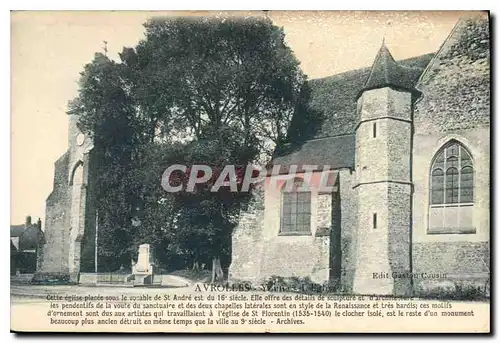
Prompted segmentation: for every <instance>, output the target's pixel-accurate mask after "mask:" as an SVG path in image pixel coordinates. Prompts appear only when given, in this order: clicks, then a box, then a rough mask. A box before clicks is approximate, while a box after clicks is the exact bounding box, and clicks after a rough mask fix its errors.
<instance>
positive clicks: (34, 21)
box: [11, 11, 461, 226]
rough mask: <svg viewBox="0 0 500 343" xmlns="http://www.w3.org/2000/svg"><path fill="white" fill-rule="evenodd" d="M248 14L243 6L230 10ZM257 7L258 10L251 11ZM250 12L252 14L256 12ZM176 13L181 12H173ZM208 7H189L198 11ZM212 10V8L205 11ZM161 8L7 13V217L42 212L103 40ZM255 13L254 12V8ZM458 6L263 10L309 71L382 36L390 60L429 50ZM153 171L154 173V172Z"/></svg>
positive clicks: (360, 63) (129, 41)
mask: <svg viewBox="0 0 500 343" xmlns="http://www.w3.org/2000/svg"><path fill="white" fill-rule="evenodd" d="M235 13H239V14H243V15H249V13H242V12H233V14H235ZM255 13H257V12H255ZM255 13H254V15H255ZM175 14H176V15H179V14H180V13H179V12H178V13H175ZM204 14H209V13H208V12H196V13H194V12H192V13H191V15H204ZM212 14H213V13H212ZM159 15H161V16H163V15H172V13H160V12H71V13H70V12H15V13H13V15H12V30H11V34H12V46H11V63H12V106H11V108H12V112H11V115H12V117H11V135H12V136H11V137H12V144H11V146H12V152H11V153H12V161H11V168H12V170H11V175H12V184H11V192H12V200H11V223H13V224H17V223H22V222H23V221H24V217H25V216H26V215H31V216H32V217H33V218H34V219H36V218H37V217H40V218H42V221H43V226H44V225H45V220H44V219H45V199H46V198H47V196H48V195H49V194H50V192H51V191H52V183H53V174H54V162H55V160H57V158H59V156H61V155H62V154H63V153H64V152H65V151H66V149H67V134H68V133H67V118H66V114H65V111H66V109H67V103H68V100H70V99H72V98H74V97H75V96H76V94H77V85H76V82H77V80H78V78H79V72H80V71H81V70H82V68H83V65H84V64H86V63H88V62H89V61H90V60H91V59H92V58H93V55H94V53H95V52H96V51H100V50H101V49H102V46H103V40H106V41H108V50H109V52H108V55H109V56H110V57H111V58H114V59H117V58H118V55H117V54H118V52H120V51H121V50H122V47H123V46H135V44H137V42H138V41H139V40H140V39H141V38H142V37H143V33H144V30H143V26H142V24H143V23H144V22H145V21H146V20H147V19H148V18H151V17H152V16H159ZM258 15H261V14H260V13H259V14H258ZM460 15H461V13H460V12H337V11H335V12H333V11H331V12H297V11H295V12H294V11H289V12H269V13H268V16H269V17H270V18H271V19H272V20H273V21H274V22H275V24H276V25H279V26H282V27H284V30H285V33H286V40H287V42H288V44H289V46H290V47H291V48H292V49H293V51H294V52H295V55H296V56H297V58H298V59H299V61H300V62H301V67H302V70H303V71H304V72H305V73H306V74H307V75H308V76H309V78H318V77H325V76H329V75H333V74H336V73H339V72H343V71H347V70H351V69H356V68H360V67H365V66H369V65H371V64H372V62H373V59H374V58H375V54H376V53H377V51H378V49H379V47H380V44H381V42H382V38H383V37H384V36H385V41H386V44H387V46H388V48H389V50H390V51H391V53H392V54H393V56H394V57H395V58H396V59H404V58H408V57H413V56H418V55H421V54H425V53H428V52H435V51H437V50H438V49H439V47H440V46H441V44H442V43H443V41H444V40H445V39H446V37H447V36H448V34H449V33H450V31H451V30H452V29H453V26H454V25H455V24H456V22H457V20H458V18H459V17H460ZM159 177H160V176H159Z"/></svg>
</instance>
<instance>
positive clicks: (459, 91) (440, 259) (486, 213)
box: [229, 14, 490, 295]
mask: <svg viewBox="0 0 500 343" xmlns="http://www.w3.org/2000/svg"><path fill="white" fill-rule="evenodd" d="M489 49H490V45H489V21H488V17H487V14H476V15H473V16H471V15H468V16H465V17H462V18H461V19H460V20H459V22H458V23H457V25H456V26H455V28H454V29H453V30H452V32H451V33H450V34H449V36H448V38H447V39H446V40H445V41H444V42H443V44H442V45H441V47H440V49H439V50H438V51H437V52H435V53H431V54H426V55H423V56H418V57H414V58H409V59H406V60H401V61H396V60H395V59H394V58H393V56H392V55H391V52H390V50H389V48H388V47H387V46H386V45H385V44H382V46H381V47H380V50H379V51H378V53H377V55H376V56H375V59H374V62H373V65H372V66H371V67H368V68H363V69H357V70H351V71H348V72H345V73H341V74H338V75H334V76H330V77H326V78H323V79H317V80H312V81H310V86H311V89H312V98H311V102H310V107H311V108H312V109H313V110H314V111H316V112H317V113H320V114H322V115H323V118H324V119H323V121H322V122H321V124H320V125H319V126H320V127H319V129H318V130H317V131H316V133H315V135H314V137H312V138H311V139H308V140H307V141H305V142H303V143H300V144H299V143H297V142H289V143H288V144H286V145H285V146H284V147H282V148H280V149H278V150H277V151H276V152H275V156H274V158H273V160H272V164H273V165H280V166H281V168H284V169H285V170H287V167H290V166H292V165H297V166H298V171H297V173H296V174H295V175H294V176H293V175H292V176H289V180H288V181H286V180H280V181H275V183H274V184H273V182H272V177H271V176H268V177H267V178H266V180H265V181H264V182H263V184H262V187H261V189H260V191H259V192H256V193H255V194H254V198H253V200H252V202H251V203H250V205H249V206H248V208H247V209H246V210H245V211H244V212H243V213H242V214H241V218H240V222H239V225H238V227H237V228H236V230H235V231H234V233H233V237H232V264H231V266H230V269H229V278H230V280H233V281H244V280H246V281H250V282H261V281H263V280H265V279H266V278H269V277H271V276H280V277H293V276H295V277H310V278H311V280H312V281H313V282H316V283H319V284H323V283H325V282H328V283H330V284H333V285H335V287H336V288H337V290H339V291H342V292H347V293H356V294H391V295H408V294H410V293H411V292H412V291H413V290H415V289H424V288H429V287H432V284H433V283H434V284H450V283H452V284H455V285H456V284H458V283H462V284H463V283H467V284H469V285H470V284H471V283H472V284H478V285H485V282H488V280H489V261H490V252H489V251H490V249H489V237H490V221H489V218H490V51H489ZM296 115H301V114H300V113H297V114H296ZM305 165H309V166H318V169H316V170H315V171H314V173H313V176H312V177H310V178H309V180H306V179H305V178H304V173H303V172H304V171H305V170H304V168H302V169H301V166H305ZM324 165H328V166H330V168H329V170H328V173H329V179H330V180H331V181H330V182H331V183H332V184H333V185H334V187H333V191H330V192H324V191H323V190H322V189H320V187H319V182H318V179H319V174H320V173H321V171H322V170H323V166H324ZM292 177H293V178H292ZM287 182H293V183H294V184H293V186H292V187H284V185H285V184H287ZM410 276H413V277H410ZM429 284H430V286H429Z"/></svg>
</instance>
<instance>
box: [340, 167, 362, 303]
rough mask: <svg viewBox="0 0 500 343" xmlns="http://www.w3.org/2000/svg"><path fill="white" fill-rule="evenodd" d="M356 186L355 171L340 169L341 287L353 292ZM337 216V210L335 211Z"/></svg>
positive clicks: (355, 243)
mask: <svg viewBox="0 0 500 343" xmlns="http://www.w3.org/2000/svg"><path fill="white" fill-rule="evenodd" d="M353 186H354V173H353V172H352V171H350V170H349V169H343V170H340V171H339V193H340V218H341V226H340V230H341V254H342V260H341V261H342V269H341V270H342V272H341V277H340V278H341V279H340V281H341V289H342V291H343V292H346V293H352V287H353V282H354V272H355V270H356V262H357V260H356V256H357V251H358V250H357V234H358V226H357V217H358V197H357V189H356V188H353ZM334 216H335V212H334Z"/></svg>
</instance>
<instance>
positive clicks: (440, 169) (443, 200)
mask: <svg viewBox="0 0 500 343" xmlns="http://www.w3.org/2000/svg"><path fill="white" fill-rule="evenodd" d="M473 178H474V169H473V165H472V158H471V156H470V154H469V152H468V151H467V149H465V148H464V147H463V146H462V145H461V144H460V143H458V142H457V141H451V142H449V143H448V144H446V145H445V146H444V147H443V148H441V150H439V152H438V153H437V155H436V158H435V159H434V162H433V164H432V169H431V205H446V204H463V203H472V202H473V198H474V197H473V195H474V179H473Z"/></svg>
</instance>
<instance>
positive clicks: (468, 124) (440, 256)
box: [412, 16, 490, 289]
mask: <svg viewBox="0 0 500 343" xmlns="http://www.w3.org/2000/svg"><path fill="white" fill-rule="evenodd" d="M489 59H490V53H489V26H488V21H487V16H482V17H476V18H472V19H471V18H468V19H466V20H463V21H461V22H460V23H459V25H458V26H457V27H456V29H455V30H454V32H453V33H452V34H451V36H450V37H449V39H448V40H447V42H446V43H445V44H444V45H443V47H442V48H441V50H440V52H439V53H438V55H437V56H436V59H435V60H434V61H433V62H431V64H430V65H429V67H428V69H427V71H426V72H425V73H424V75H422V77H421V80H420V82H419V85H418V88H419V89H420V90H421V91H422V96H421V98H420V99H419V100H418V101H417V103H416V104H415V109H414V126H415V128H414V130H415V135H414V138H413V180H414V184H415V195H414V206H413V236H412V241H413V248H412V250H413V254H412V257H413V270H414V272H418V273H421V272H422V273H423V272H427V273H429V272H430V273H441V274H446V275H447V277H446V278H447V279H450V280H455V281H456V280H462V279H464V278H469V277H472V276H474V275H476V276H477V275H479V276H481V277H482V278H483V279H484V278H485V277H486V276H485V275H486V274H487V273H488V271H489V268H488V267H485V265H486V264H485V261H489V249H488V246H489V244H488V242H489V236H490V223H489V218H490V203H489V198H490V91H489V88H490V82H489V80H490V67H489V64H490V62H489ZM450 140H456V141H458V142H460V143H461V144H463V146H465V147H466V149H467V150H468V151H469V152H470V154H471V155H472V160H473V164H474V204H473V208H472V223H473V227H474V228H475V230H476V232H475V233H469V234H433V235H431V234H428V233H427V230H428V227H429V212H430V210H429V203H430V201H429V199H430V194H429V193H430V187H429V186H430V170H431V165H432V161H433V158H434V156H435V155H436V153H437V152H438V151H439V150H440V149H441V148H442V146H443V145H444V144H446V143H447V142H449V141H450ZM446 278H445V279H446ZM441 281H442V280H441ZM441 281H440V280H439V279H436V280H425V281H423V280H419V279H417V280H415V282H416V284H415V287H416V288H417V289H418V288H422V287H423V286H422V283H423V282H424V283H432V282H434V283H439V282H441Z"/></svg>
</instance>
